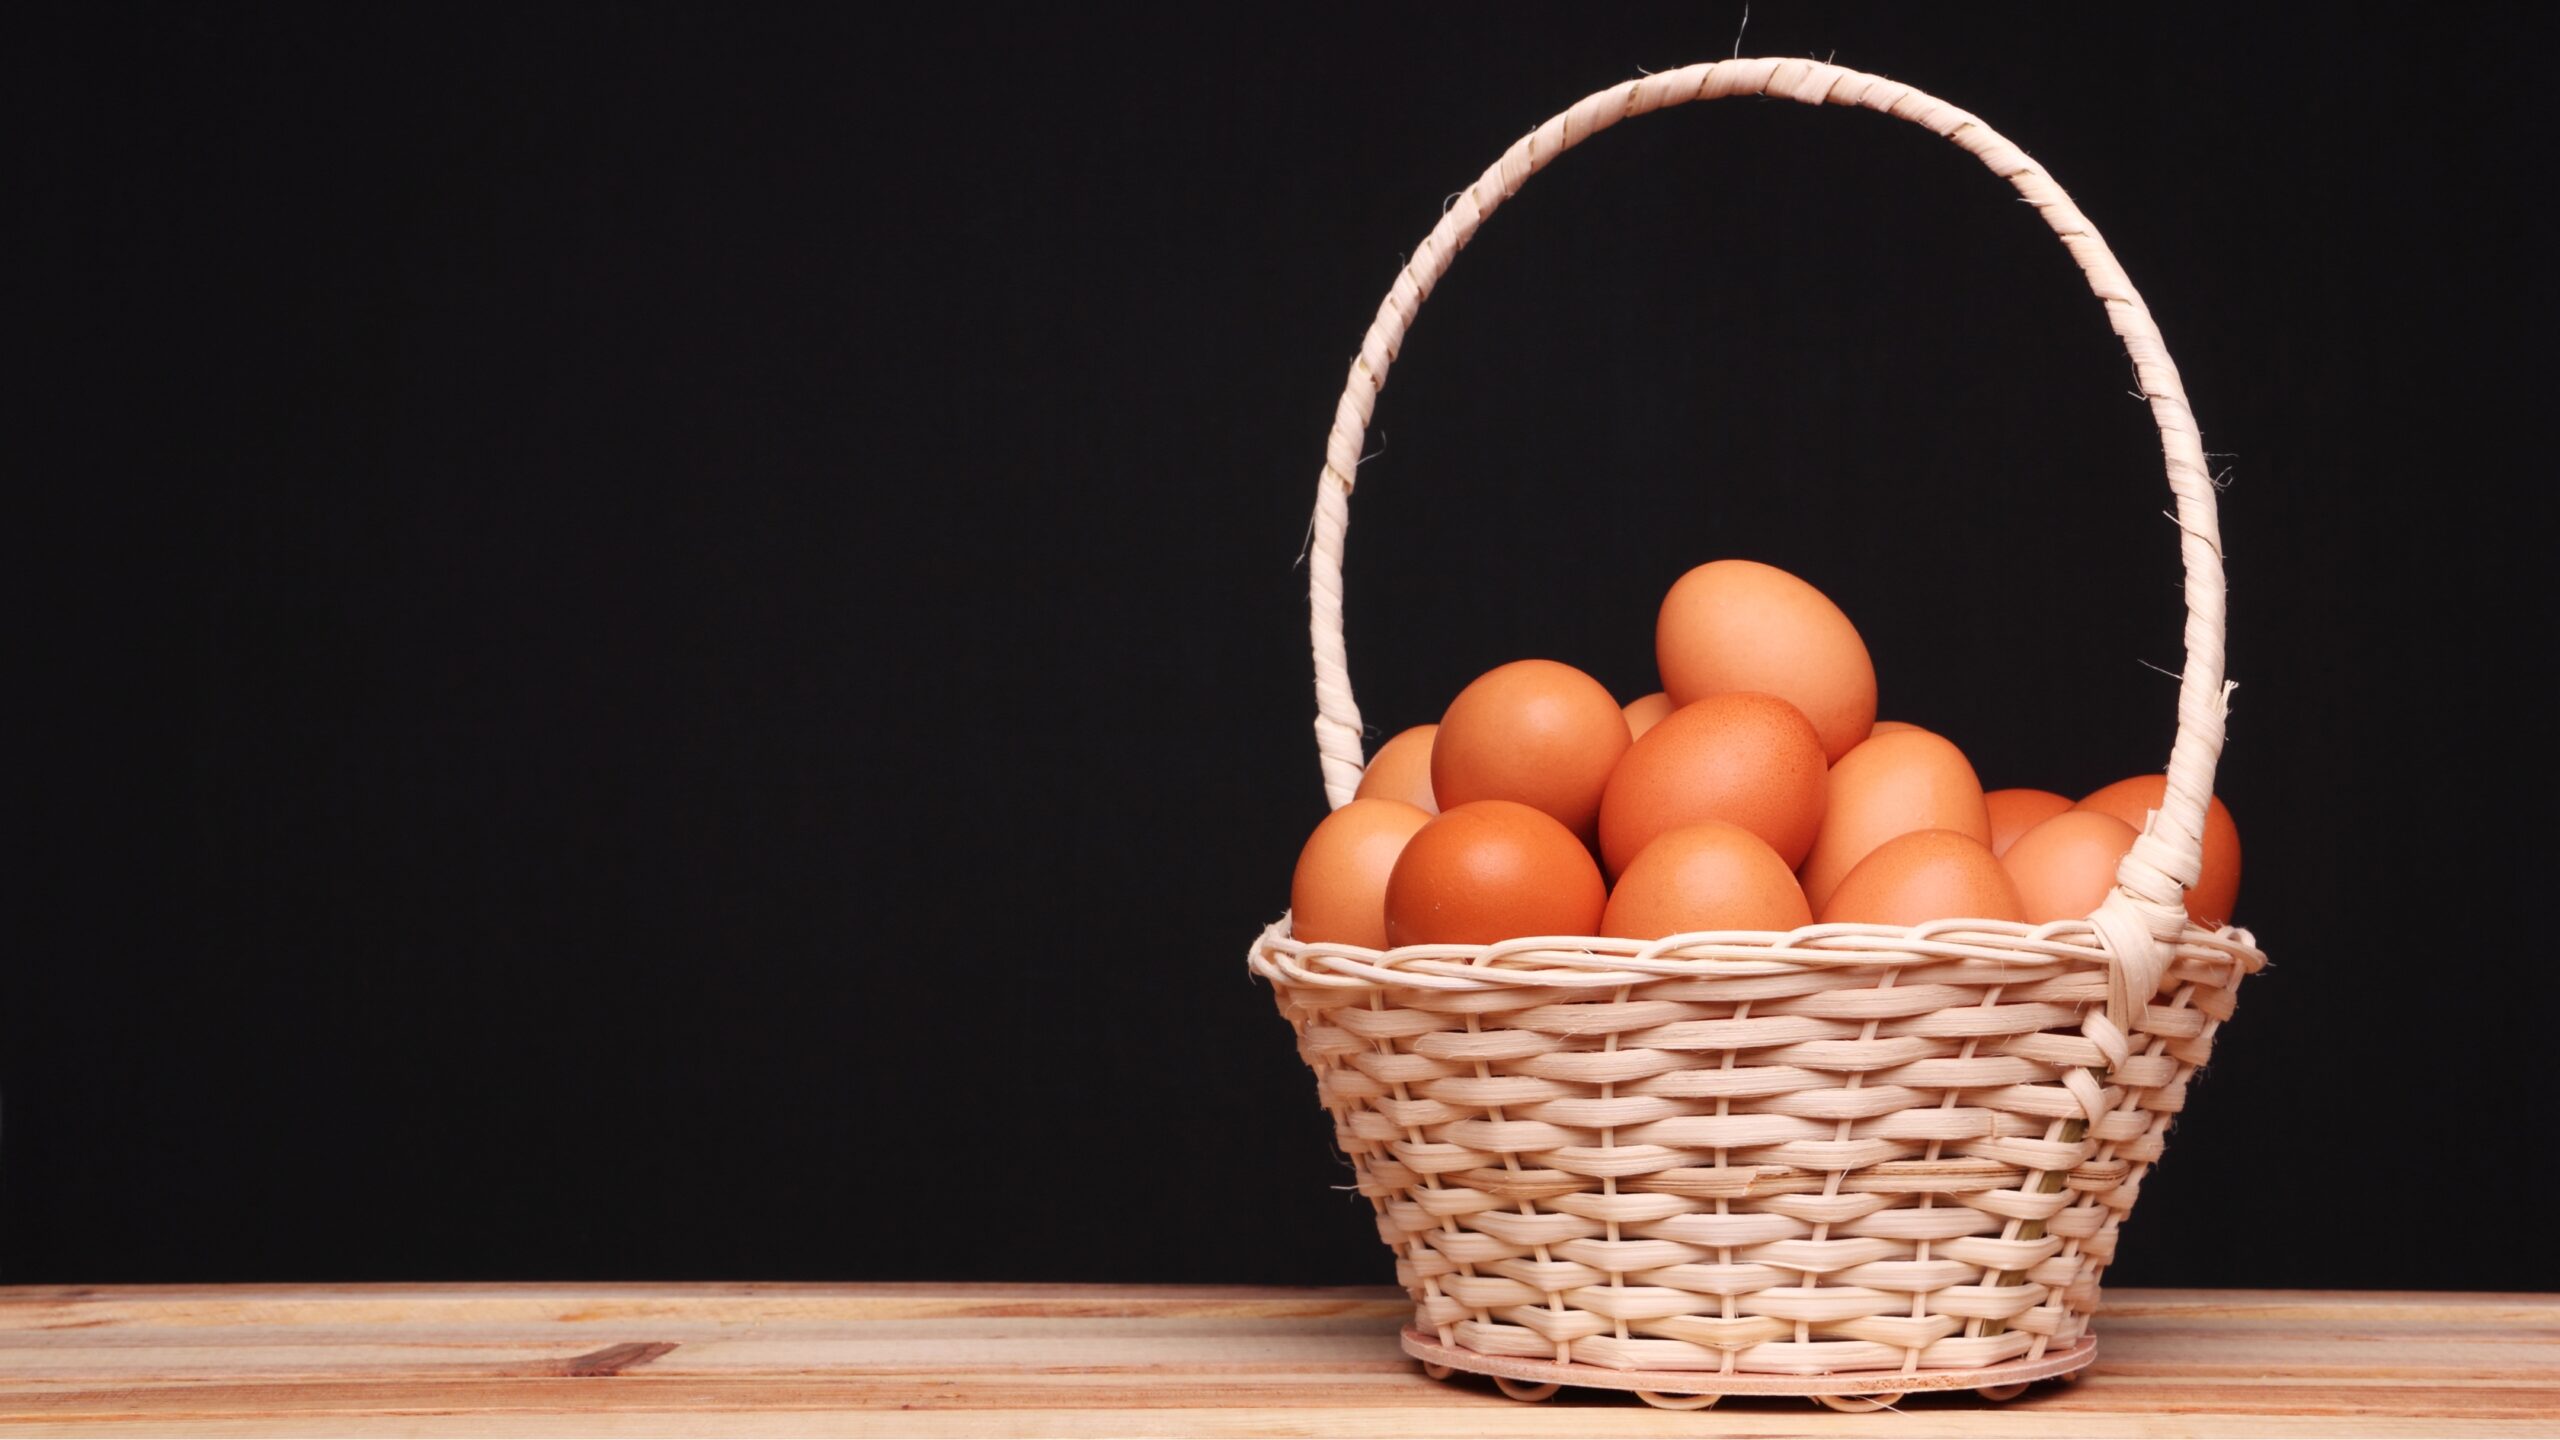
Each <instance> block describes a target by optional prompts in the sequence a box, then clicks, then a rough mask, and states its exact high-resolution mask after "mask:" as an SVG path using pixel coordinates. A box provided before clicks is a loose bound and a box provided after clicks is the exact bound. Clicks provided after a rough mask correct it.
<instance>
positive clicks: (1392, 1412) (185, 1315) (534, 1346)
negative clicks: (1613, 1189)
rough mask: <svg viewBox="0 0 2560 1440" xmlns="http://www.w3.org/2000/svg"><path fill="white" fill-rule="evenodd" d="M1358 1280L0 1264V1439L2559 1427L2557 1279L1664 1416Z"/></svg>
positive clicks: (2157, 1306) (2156, 1322)
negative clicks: (152, 1281)
mask: <svg viewBox="0 0 2560 1440" xmlns="http://www.w3.org/2000/svg"><path fill="white" fill-rule="evenodd" d="M1406 1314H1407V1310H1406V1307H1405V1305H1404V1303H1403V1300H1402V1298H1401V1297H1399V1296H1396V1295H1394V1294H1391V1293H1389V1292H1387V1291H1383V1290H1372V1289H1359V1290H1259V1289H1242V1288H1235V1287H1215V1286H1191V1287H1173V1286H1060V1285H750V1284H708V1285H469V1286H419V1285H329V1286H273V1285H259V1286H246V1285H242V1286H185V1287H132V1288H117V1289H78V1288H45V1287H34V1288H29V1287H21V1288H17V1289H0V1436H4V1435H7V1434H51V1433H63V1432H73V1431H77V1432H83V1433H92V1432H94V1433H113V1432H119V1431H123V1432H150V1433H153V1434H178V1433H188V1434H219V1435H296V1434H320V1433H326V1434H333V1435H346V1434H357V1433H364V1434H403V1435H492V1434H507V1435H565V1434H584V1435H673V1434H743V1433H754V1434H762V1435H925V1436H957V1435H1021V1436H1033V1435H1042V1436H1047V1435H1064V1436H1083V1435H1157V1434H1168V1435H1170V1434H1182V1435H1306V1436H1327V1435H1395V1436H1438V1435H1445V1436H1462V1437H1467V1440H1490V1437H1498V1436H1510V1435H1552V1434H1557V1433H1568V1434H1576V1435H1870V1436H1951V1435H1967V1436H2002V1435H2020V1436H2024V1435H2056V1434H2068V1435H2142V1436H2160V1435H2190V1434H2211V1435H2303V1436H2315V1435H2316V1436H2330V1435H2438V1434H2457V1433H2458V1434H2465V1435H2546V1436H2547V1435H2560V1296H2543V1295H2415V1294H2343V1293H2311V1292H2276V1291H2184V1290H2151V1291H2140V1290H2135V1291H2122V1292H2110V1293H2109V1295H2108V1297H2107V1310H2106V1312H2105V1313H2104V1314H2103V1315H2102V1316H2101V1317H2100V1319H2099V1325H2098V1329H2099V1336H2100V1342H2099V1351H2098V1360H2097V1364H2096V1366H2095V1367H2094V1368H2093V1369H2091V1370H2090V1371H2089V1373H2088V1375H2087V1378H2085V1379H2084V1380H2082V1381H2081V1382H2080V1383H2078V1384H2076V1385H2069V1386H2054V1385H2040V1386H2037V1387H2035V1388H2034V1389H2032V1390H2030V1391H2029V1392H2028V1393H2027V1395H2026V1396H2025V1397H2024V1398H2021V1399H2019V1400H2016V1401H2013V1402H2011V1403H2010V1404H2007V1405H1999V1406H1993V1405H1985V1404H1983V1403H1981V1402H1979V1401H1975V1400H1972V1399H1971V1398H1969V1397H1968V1398H1948V1397H1928V1398H1917V1397H1915V1398H1914V1399H1911V1400H1909V1401H1906V1402H1905V1403H1904V1404H1903V1405H1902V1406H1901V1407H1900V1410H1899V1413H1895V1414H1874V1415H1842V1414H1835V1413H1833V1412H1831V1411H1828V1410H1822V1409H1817V1408H1815V1407H1814V1406H1813V1405H1811V1404H1810V1403H1808V1402H1806V1401H1803V1400H1797V1399H1769V1400H1744V1399H1729V1400H1727V1401H1725V1402H1724V1403H1723V1404H1722V1405H1721V1406H1719V1407H1717V1408H1716V1409H1714V1410H1710V1411H1703V1412H1694V1413H1689V1414H1673V1413H1667V1412H1662V1411H1656V1410H1650V1409H1647V1408H1646V1407H1645V1406H1644V1405H1643V1404H1642V1403H1640V1402H1638V1401H1637V1400H1635V1399H1634V1398H1633V1397H1632V1396H1609V1397H1591V1398H1578V1399H1559V1400H1555V1401H1550V1402H1548V1403H1546V1404H1543V1405H1522V1404H1518V1403H1515V1402H1513V1401H1509V1400H1505V1399H1502V1398H1500V1397H1498V1396H1497V1395H1495V1394H1494V1393H1493V1391H1492V1389H1491V1387H1490V1386H1489V1385H1488V1384H1487V1383H1486V1382H1484V1381H1482V1380H1473V1381H1467V1380H1461V1381H1459V1382H1455V1383H1449V1384H1443V1383H1439V1382H1435V1381H1431V1380H1427V1379H1425V1378H1423V1376H1422V1375H1421V1374H1420V1372H1419V1371H1418V1370H1417V1369H1416V1367H1415V1366H1414V1364H1413V1363H1412V1362H1411V1361H1409V1360H1406V1359H1405V1358H1404V1357H1403V1356H1402V1355H1401V1354H1400V1353H1399V1352H1398V1350H1397V1346H1396V1334H1397V1330H1398V1327H1399V1326H1400V1325H1401V1323H1402V1322H1403V1320H1404V1319H1405V1316H1406Z"/></svg>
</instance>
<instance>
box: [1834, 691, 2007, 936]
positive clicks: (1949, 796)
mask: <svg viewBox="0 0 2560 1440" xmlns="http://www.w3.org/2000/svg"><path fill="white" fill-rule="evenodd" d="M1828 790H1829V799H1828V802H1827V804H1826V806H1825V809H1824V813H1823V817H1822V833H1821V834H1820V835H1818V836H1816V837H1815V838H1814V842H1813V849H1812V851H1811V852H1810V853H1809V854H1807V855H1806V856H1805V859H1804V864H1803V865H1802V866H1801V867H1800V869H1799V870H1798V873H1799V874H1800V875H1801V876H1802V877H1803V880H1804V893H1805V898H1806V899H1808V900H1810V901H1812V902H1813V908H1814V911H1815V913H1817V914H1819V913H1821V911H1822V908H1823V906H1824V904H1825V903H1826V902H1828V901H1829V900H1830V898H1831V891H1832V889H1833V888H1834V887H1835V886H1837V885H1839V883H1840V882H1841V879H1842V878H1843V877H1845V876H1846V875H1847V874H1848V873H1849V870H1850V867H1852V866H1854V865H1856V864H1857V863H1858V862H1859V861H1861V860H1864V859H1866V858H1867V855H1868V853H1869V852H1871V851H1873V850H1874V849H1875V848H1876V847H1877V846H1879V845H1882V844H1883V843H1885V842H1886V841H1888V840H1890V839H1892V838H1893V837H1895V836H1896V835H1908V834H1910V833H1912V832H1913V831H1915V830H1953V831H1956V832H1957V833H1959V834H1962V835H1968V836H1971V837H1972V838H1973V839H1974V840H1976V841H1977V842H1980V843H1981V844H1982V845H1983V846H1984V847H1985V848H1986V849H1987V848H1988V847H1989V845H1990V843H1991V816H1990V813H1989V812H1988V811H1987V810H1986V809H1984V807H1983V803H1982V782H1981V781H1980V780H1977V779H1975V778H1974V774H1973V765H1972V764H1971V762H1969V761H1967V760H1966V759H1965V758H1964V752H1963V751H1961V750H1958V749H1957V748H1956V747H1955V746H1954V745H1953V744H1952V743H1950V742H1949V741H1947V740H1946V739H1945V738H1944V737H1942V736H1938V735H1932V734H1930V733H1929V732H1928V731H1926V730H1898V731H1895V732H1894V733H1893V734H1890V735H1879V736H1877V737H1876V738H1874V739H1873V740H1870V741H1868V742H1867V743H1865V744H1864V745H1861V746H1859V747H1858V748H1857V749H1855V750H1852V751H1850V752H1849V753H1848V754H1846V755H1843V756H1841V757H1840V760H1839V763H1837V764H1835V765H1833V766H1832V767H1831V776H1830V780H1829V784H1828Z"/></svg>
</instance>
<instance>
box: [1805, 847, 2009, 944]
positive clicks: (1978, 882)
mask: <svg viewBox="0 0 2560 1440" xmlns="http://www.w3.org/2000/svg"><path fill="white" fill-rule="evenodd" d="M1821 913H1822V923H1824V924H1826V925H1832V924H1841V923H1854V924H1861V925H1895V926H1902V925H1920V924H1925V923H1927V922H1929V921H1931V920H1958V919H1962V920H2023V919H2025V918H2026V911H2025V907H2024V906H2023V905H2021V904H2020V902H2019V900H2018V887H2017V885H2016V884H2015V883H2013V882H2012V881H2011V880H2010V879H2009V872H2008V871H2006V870H2003V869H2001V868H2000V862H1999V860H1998V859H1996V858H1995V857H1994V856H1993V855H1992V853H1991V847H1990V846H1988V845H1985V844H1983V843H1982V842H1981V841H1980V840H1977V839H1975V838H1974V837H1973V836H1971V835H1960V834H1957V833H1956V832H1955V831H1953V830H1915V831H1913V832H1912V833H1910V834H1908V835H1897V836H1895V837H1894V838H1893V839H1891V840H1887V841H1886V842H1884V843H1883V844H1882V845H1879V846H1877V847H1876V848H1875V850H1874V851H1873V852H1872V853H1870V854H1869V855H1868V856H1867V857H1866V858H1865V859H1863V860H1860V861H1859V862H1858V863H1857V865H1856V866H1855V867H1854V868H1852V869H1851V870H1850V871H1849V873H1848V874H1847V875H1845V876H1843V877H1842V878H1841V881H1840V884H1839V887H1838V888H1837V889H1835V890H1833V891H1832V892H1831V897H1830V899H1829V900H1827V901H1825V902H1824V904H1823V906H1822V912H1821Z"/></svg>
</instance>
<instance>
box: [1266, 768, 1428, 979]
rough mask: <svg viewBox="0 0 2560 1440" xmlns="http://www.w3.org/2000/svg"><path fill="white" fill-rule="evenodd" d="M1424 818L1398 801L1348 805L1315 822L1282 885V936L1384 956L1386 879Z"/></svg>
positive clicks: (1376, 801) (1370, 800)
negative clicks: (1285, 902) (1285, 923)
mask: <svg viewBox="0 0 2560 1440" xmlns="http://www.w3.org/2000/svg"><path fill="white" fill-rule="evenodd" d="M1430 823H1431V817H1430V816H1428V815H1426V814H1424V813H1422V812H1421V811H1420V810H1418V809H1415V808H1414V807H1413V806H1411V805H1407V804H1405V803H1404V802H1403V801H1401V800H1382V799H1376V798H1371V799H1366V800H1357V799H1355V800H1353V801H1352V802H1351V803H1350V804H1348V805H1345V806H1343V807H1342V808H1341V809H1339V810H1336V811H1334V812H1333V813H1332V814H1330V815H1327V816H1326V817H1324V819H1323V820H1321V821H1319V822H1317V825H1316V828H1315V833H1314V834H1312V835H1309V836H1308V837H1307V844H1306V848H1305V849H1302V850H1300V851H1299V852H1298V870H1297V873H1296V874H1295V875H1293V876H1291V877H1290V880H1289V933H1290V934H1291V935H1294V936H1296V937H1297V938H1298V939H1300V940H1321V941H1326V942H1329V943H1332V944H1336V945H1364V946H1367V947H1368V948H1369V949H1372V950H1384V949H1385V948H1387V877H1388V876H1389V875H1391V874H1393V873H1394V871H1395V868H1396V857H1398V856H1400V855H1402V854H1403V853H1404V848H1405V843H1406V842H1407V841H1409V840H1411V839H1412V838H1413V836H1414V833H1415V832H1416V831H1418V830H1420V829H1421V828H1422V827H1423V826H1425V825H1428V824H1430Z"/></svg>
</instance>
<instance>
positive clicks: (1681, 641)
mask: <svg viewBox="0 0 2560 1440" xmlns="http://www.w3.org/2000/svg"><path fill="white" fill-rule="evenodd" d="M1653 649H1654V659H1655V662H1656V664H1657V665H1658V666H1659V667H1660V669H1661V672H1662V688H1663V689H1664V690H1665V691H1666V692H1668V693H1669V694H1670V696H1671V703H1672V704H1674V705H1687V704H1691V703H1693V702H1695V701H1699V700H1704V699H1706V698H1707V697H1709V696H1712V695H1728V694H1733V693H1735V692H1738V691H1755V692H1758V693H1760V694H1764V695H1775V696H1777V697H1778V698H1779V699H1781V700H1784V701H1786V702H1787V703H1788V704H1790V705H1793V706H1795V707H1796V708H1797V709H1798V710H1801V711H1803V712H1804V717H1805V718H1806V719H1807V720H1810V721H1812V722H1813V729H1814V733H1815V734H1817V735H1820V736H1821V737H1822V753H1823V757H1824V758H1825V759H1826V760H1832V761H1837V760H1838V759H1839V758H1840V757H1841V756H1843V755H1846V754H1848V753H1849V749H1850V747H1851V746H1854V745H1856V744H1858V743H1859V742H1860V741H1862V740H1865V739H1866V738H1867V732H1868V731H1869V730H1871V729H1873V728H1874V726H1875V721H1876V667H1875V662H1874V661H1873V660H1872V659H1870V658H1869V657H1868V655H1867V643H1866V641H1864V640H1862V639H1860V638H1859V636H1858V627H1857V626H1855V625H1852V624H1850V623H1849V617H1848V616H1847V615H1844V614H1842V613H1841V611H1840V607H1839V606H1837V605H1834V604H1832V603H1831V600H1830V597H1828V596H1826V595H1824V594H1823V593H1822V592H1821V591H1819V590H1816V589H1815V588H1813V587H1812V586H1811V585H1808V584H1806V583H1805V582H1804V581H1802V580H1800V579H1798V578H1796V577H1795V576H1793V575H1790V574H1788V573H1787V572H1786V571H1784V570H1781V569H1779V568H1777V567H1776V566H1774V565H1763V564H1760V563H1759V562H1757V561H1753V560H1717V561H1713V562H1711V563H1709V564H1705V565H1701V566H1699V567H1698V568H1696V569H1694V570H1692V571H1690V572H1689V573H1688V574H1686V575H1683V576H1681V577H1680V579H1679V580H1678V581H1677V582H1676V583H1674V584H1673V585H1672V587H1671V593H1670V594H1668V595H1665V596H1664V597H1662V613H1661V615H1660V617H1659V618H1658V619H1657V620H1656V621H1655V623H1654V633H1653Z"/></svg>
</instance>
